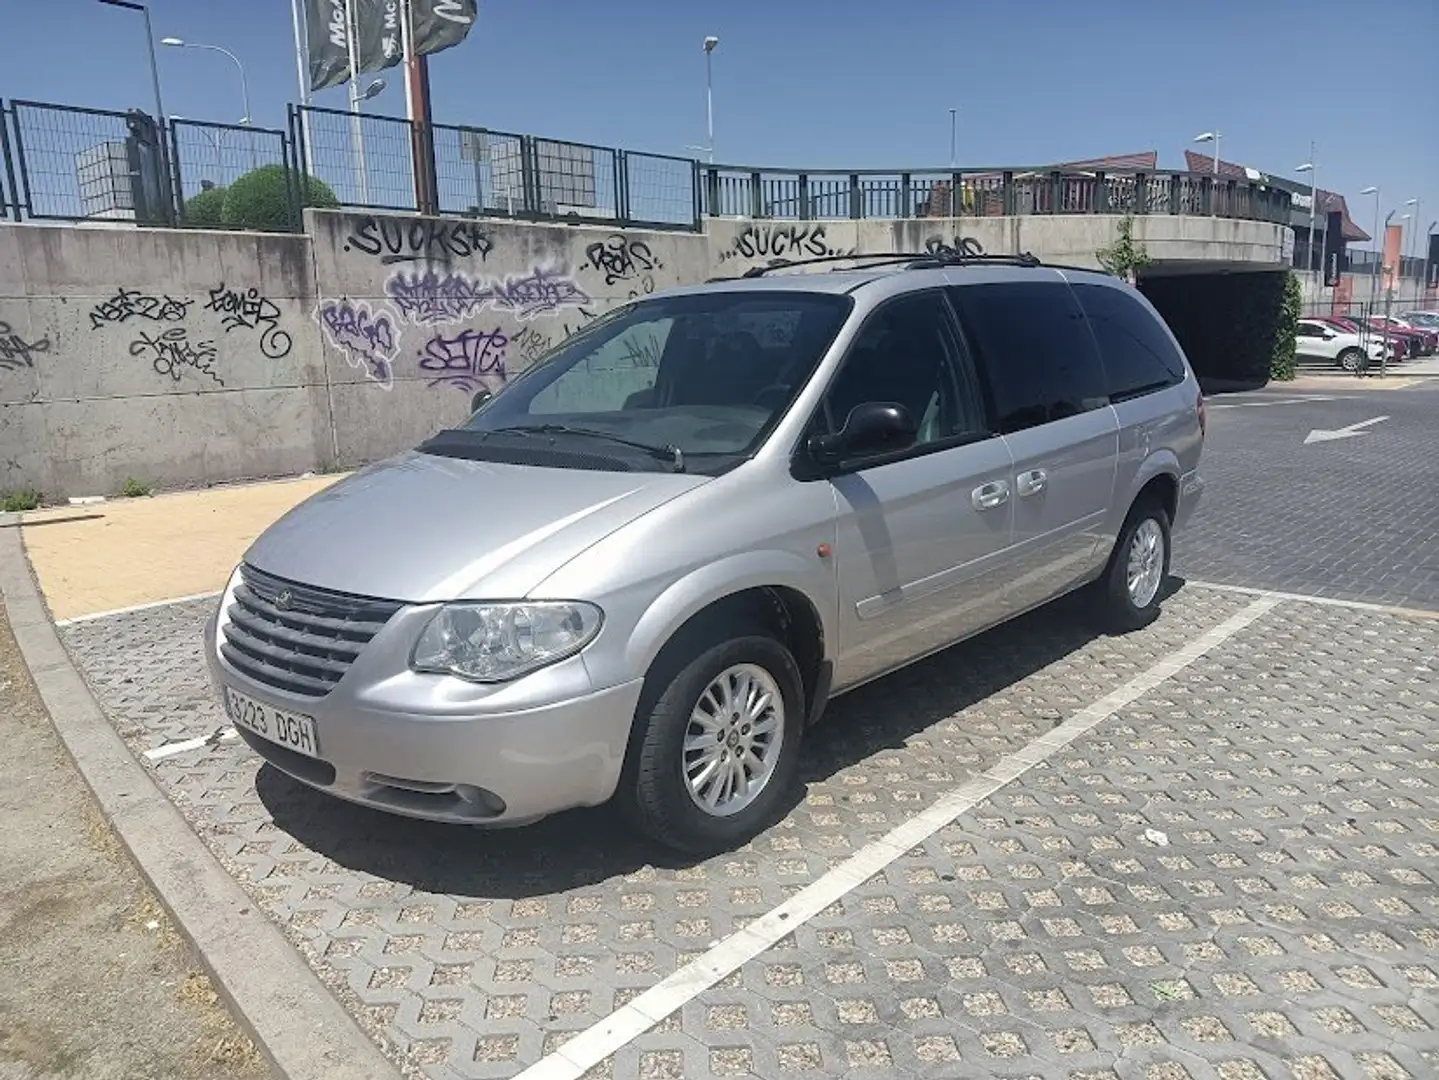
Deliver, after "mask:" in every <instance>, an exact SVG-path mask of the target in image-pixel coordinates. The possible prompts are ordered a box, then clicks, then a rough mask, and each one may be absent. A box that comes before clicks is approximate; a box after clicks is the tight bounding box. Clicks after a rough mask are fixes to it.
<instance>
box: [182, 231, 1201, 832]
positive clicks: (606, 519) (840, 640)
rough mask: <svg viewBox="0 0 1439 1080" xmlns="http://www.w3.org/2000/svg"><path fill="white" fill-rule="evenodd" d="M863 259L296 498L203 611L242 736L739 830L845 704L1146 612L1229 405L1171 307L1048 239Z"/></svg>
mask: <svg viewBox="0 0 1439 1080" xmlns="http://www.w3.org/2000/svg"><path fill="white" fill-rule="evenodd" d="M812 261H815V262H820V261H822V260H812ZM856 262H857V263H858V264H859V265H858V266H857V267H850V268H845V269H843V270H830V269H829V268H828V267H818V268H817V267H811V266H803V265H799V264H793V265H789V266H783V267H778V266H777V267H769V268H763V269H759V270H755V271H750V272H749V273H748V274H746V275H745V276H744V277H742V278H739V279H733V280H716V281H711V282H708V283H706V284H703V285H697V286H694V287H690V288H680V289H674V290H671V291H668V292H664V293H657V294H654V295H652V296H647V297H643V298H641V299H639V300H636V301H633V302H631V303H628V304H626V305H624V306H622V307H619V308H617V309H615V310H614V311H611V312H609V313H608V314H607V315H605V316H604V317H602V318H601V319H599V320H596V321H595V322H594V323H592V324H591V325H590V326H589V327H588V328H587V329H586V330H585V331H584V332H582V333H580V334H577V335H575V336H573V337H571V338H569V339H568V340H566V341H565V342H564V343H563V344H562V345H560V346H559V347H558V348H557V349H555V350H554V351H553V352H551V353H550V354H549V355H548V356H546V357H545V358H544V359H542V360H541V361H540V362H539V363H538V364H536V365H535V366H533V367H531V368H529V369H528V370H526V371H525V372H524V373H523V374H521V375H519V376H517V377H515V378H513V379H512V380H510V382H509V383H508V384H507V385H506V386H505V387H504V388H503V389H502V390H501V391H500V392H499V393H498V394H496V395H494V396H493V397H491V398H488V399H487V400H482V401H478V402H477V408H476V409H475V411H474V413H473V415H471V416H470V417H469V418H468V419H467V420H466V421H464V422H463V423H462V424H460V425H459V426H458V427H456V428H454V429H453V430H446V431H442V432H440V433H439V434H437V435H435V436H434V437H433V438H431V439H429V440H428V441H426V442H424V443H422V444H421V445H420V446H418V447H417V448H416V449H414V450H413V451H410V452H407V453H404V454H401V455H400V456H398V457H395V458H392V459H390V460H387V461H383V462H380V463H378V464H375V465H372V466H369V467H367V468H365V469H363V470H361V471H359V472H357V473H355V474H354V475H353V476H351V477H349V478H347V479H345V480H343V481H341V482H339V483H337V484H335V485H334V486H333V487H331V488H329V489H328V490H326V491H324V492H322V493H320V494H318V495H316V496H314V497H312V498H311V499H309V500H308V501H306V502H304V503H302V504H301V505H299V506H297V507H296V508H295V509H293V510H291V511H290V512H289V513H288V514H286V515H285V516H284V517H283V518H281V519H280V520H279V521H277V522H276V523H275V524H274V525H272V526H271V527H270V528H269V529H268V530H267V531H266V532H265V533H264V534H263V535H262V536H260V538H259V539H258V540H256V541H255V543H254V545H253V546H252V547H251V548H250V549H249V551H248V552H246V554H245V556H244V561H243V562H242V564H241V565H240V566H239V567H238V568H237V569H236V571H235V573H234V575H233V576H232V578H231V579H230V582H229V584H228V585H227V587H226V588H225V591H224V595H223V598H222V600H221V602H220V603H219V605H218V608H217V610H216V612H215V615H214V617H213V618H212V619H211V621H210V623H209V626H208V629H207V638H206V643H205V646H206V655H207V658H208V662H209V665H210V669H211V672H212V675H213V677H214V679H215V682H216V685H217V689H218V691H219V693H220V694H221V696H222V698H223V701H224V705H225V709H226V712H227V714H228V716H229V717H230V719H231V721H232V722H233V723H234V724H235V726H236V728H237V730H238V731H239V733H240V735H241V736H242V737H243V738H244V740H245V742H246V743H247V744H248V745H249V746H250V747H252V748H253V749H254V750H255V751H256V752H257V753H258V754H259V755H260V756H261V757H263V758H264V759H265V760H266V761H268V762H269V763H270V764H271V765H273V766H274V767H276V768H277V769H280V770H282V771H283V772H285V773H288V774H289V775H291V776H293V777H295V778H297V779H299V780H301V781H303V782H304V783H306V784H309V785H312V786H313V787H315V788H319V789H321V790H323V791H327V792H330V793H332V794H334V795H337V796H339V797H341V798H344V799H349V800H352V801H354V802H357V803H362V804H364V805H366V806H371V807H376V808H378V809H381V810H386V811H391V812H394V813H398V814H405V815H409V816H413V817H419V818H426V819H431V820H435V821H445V822H457V823H466V824H472V825H516V824H522V823H525V822H529V821H533V820H535V819H537V818H541V817H544V816H545V815H548V814H553V813H555V812H556V811H560V810H564V809H566V808H569V807H579V806H593V805H597V804H600V803H604V802H606V801H608V800H610V799H611V798H613V799H616V800H617V801H618V802H619V803H620V805H621V806H622V807H623V809H624V811H625V812H626V814H627V816H628V818H629V819H630V820H631V821H633V822H634V823H635V824H636V825H637V826H638V827H639V828H641V829H642V830H644V831H645V832H646V833H648V834H649V835H650V836H652V837H653V838H654V839H656V840H658V841H659V842H661V843H663V844H665V845H668V846H671V847H674V848H677V849H681V850H686V851H692V852H704V851H713V850H717V849H722V848H725V847H728V846H732V845H736V844H739V843H742V842H744V841H745V840H746V839H748V838H749V837H751V836H753V835H754V834H755V833H756V832H758V831H760V830H761V829H763V828H764V827H765V826H766V825H767V824H769V823H770V822H771V821H772V820H773V819H774V817H775V816H776V815H778V814H779V813H780V812H782V810H783V807H784V806H785V805H786V803H785V792H786V789H787V788H788V787H789V786H790V785H792V784H794V783H796V782H797V781H796V773H795V770H796V765H797V763H798V761H799V757H800V754H801V753H802V752H803V747H802V745H801V744H802V739H803V736H804V733H805V730H806V728H808V727H809V726H810V725H811V724H813V723H814V722H815V721H817V720H818V719H819V718H820V716H821V714H822V713H823V712H824V709H825V704H826V702H827V701H828V700H829V699H830V698H831V697H833V696H834V695H835V694H838V693H840V692H842V691H846V690H850V689H852V688H854V687H856V686H858V685H860V684H861V683H864V682H867V681H869V680H871V679H875V678H878V677H880V676H882V675H884V674H885V673H886V672H889V671H893V670H894V669H895V668H898V667H900V666H902V665H905V664H908V663H911V662H913V661H914V660H916V659H918V658H920V657H924V656H927V655H929V654H931V653H934V652H935V651H937V650H940V649H943V648H945V647H947V646H949V645H952V644H954V643H955V642H958V641H961V640H963V639H964V638H967V637H969V636H971V635H973V634H977V633H979V632H981V631H983V630H985V629H986V628H988V627H992V626H994V625H995V624H997V623H1000V622H1003V621H1004V620H1006V619H1011V618H1014V617H1015V616H1017V615H1019V614H1021V613H1023V612H1026V611H1029V610H1031V609H1033V608H1035V607H1038V606H1039V605H1042V604H1044V603H1046V602H1047V601H1050V600H1053V599H1055V598H1056V597H1058V596H1060V595H1062V594H1065V593H1068V592H1070V591H1072V590H1075V589H1078V588H1081V587H1083V588H1088V589H1089V590H1091V592H1092V595H1093V598H1094V604H1093V608H1094V610H1096V611H1097V612H1099V613H1102V615H1103V616H1104V618H1105V620H1106V622H1107V624H1108V625H1109V626H1110V627H1111V628H1113V629H1116V630H1119V631H1124V630H1131V629H1135V628H1138V627H1141V626H1143V625H1145V624H1146V623H1147V622H1148V621H1149V620H1151V619H1152V618H1153V617H1154V616H1155V615H1156V613H1157V610H1158V604H1159V601H1160V599H1161V595H1162V586H1163V583H1164V580H1165V577H1166V573H1167V571H1168V568H1169V559H1170V535H1171V530H1172V529H1174V528H1175V527H1177V526H1179V525H1180V524H1182V523H1183V522H1184V521H1185V519H1186V518H1187V517H1188V516H1189V515H1190V513H1191V512H1192V511H1193V509H1194V507H1195V504H1196V503H1197V501H1198V499H1199V497H1200V493H1201V491H1202V488H1203V485H1202V481H1201V479H1200V474H1199V471H1198V470H1199V459H1200V453H1201V449H1202V446H1203V440H1204V428H1205V408H1204V398H1203V396H1202V394H1201V393H1200V390H1199V386H1198V383H1197V382H1196V380H1195V377H1194V374H1193V372H1192V371H1191V370H1190V367H1189V364H1188V362H1187V360H1186V358H1185V356H1184V353H1183V351H1182V349H1181V348H1180V346H1179V344H1178V342H1177V341H1176V340H1175V338H1174V336H1173V335H1172V334H1171V333H1170V331H1169V329H1168V328H1167V327H1166V325H1165V324H1164V322H1163V320H1162V319H1161V318H1160V317H1159V316H1158V314H1157V313H1156V312H1155V310H1154V309H1153V307H1151V306H1150V304H1149V303H1148V301H1146V300H1145V298H1144V297H1143V296H1142V295H1140V293H1138V292H1137V291H1136V290H1135V289H1133V288H1131V287H1129V286H1128V285H1126V284H1124V283H1123V282H1121V281H1118V280H1116V279H1114V278H1111V277H1107V276H1104V275H1101V274H1096V273H1092V272H1088V271H1083V270H1072V269H1068V268H1062V267H1050V266H1044V265H1041V264H1039V263H1038V262H1037V261H1036V260H1034V259H1033V258H1030V257H1028V256H1019V257H1000V258H984V257H980V258H976V257H961V256H955V257H945V256H934V255H926V256H904V257H896V256H889V257H886V258H883V259H881V258H876V259H875V260H873V261H867V260H865V259H862V258H861V259H857V260H856ZM958 662H963V659H962V657H961V658H959V660H958Z"/></svg>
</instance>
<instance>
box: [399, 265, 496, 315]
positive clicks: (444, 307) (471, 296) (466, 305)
mask: <svg viewBox="0 0 1439 1080" xmlns="http://www.w3.org/2000/svg"><path fill="white" fill-rule="evenodd" d="M385 293H386V294H387V295H388V296H389V297H390V299H391V300H393V301H394V302H395V306H396V307H397V308H398V309H399V311H400V314H401V315H403V316H405V317H406V318H407V319H409V320H410V321H411V322H414V323H419V324H422V325H423V324H426V323H430V324H433V323H443V322H451V321H453V320H456V319H464V318H467V317H469V316H470V315H473V314H475V313H476V312H478V311H479V310H480V309H481V308H482V307H484V306H485V301H486V300H487V299H488V298H489V295H490V294H489V290H488V289H486V288H485V286H483V285H481V284H480V283H478V282H476V281H474V280H473V279H471V278H469V277H467V276H466V275H464V274H459V273H449V274H438V273H436V272H435V271H433V270H427V271H425V272H424V273H419V272H411V273H406V272H405V271H403V270H402V271H399V272H398V273H396V274H394V275H393V276H392V277H391V278H390V280H389V281H387V282H385Z"/></svg>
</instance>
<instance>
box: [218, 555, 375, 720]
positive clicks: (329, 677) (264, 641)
mask: <svg viewBox="0 0 1439 1080" xmlns="http://www.w3.org/2000/svg"><path fill="white" fill-rule="evenodd" d="M403 606H404V605H403V604H400V603H397V602H395V601H393V600H373V599H370V598H369V597H364V596H349V595H347V594H345V593H336V592H329V591H328V590H325V589H316V588H314V587H312V586H309V585H298V584H296V583H294V582H291V581H284V580H282V579H280V578H277V577H272V576H271V575H269V574H266V573H262V572H261V571H259V570H256V569H255V568H254V567H252V566H243V565H242V566H241V567H240V582H239V584H237V585H236V586H235V592H234V600H233V602H232V603H231V604H230V606H229V607H228V608H227V609H226V611H225V615H226V619H227V621H226V623H225V627H224V640H223V641H221V642H220V655H221V656H223V657H224V658H225V659H226V661H228V662H229V664H230V665H231V666H232V667H233V668H235V670H237V671H240V672H242V673H243V674H245V675H248V676H249V677H250V678H252V679H254V680H255V681H256V682H258V683H263V684H265V685H266V686H273V687H275V688H276V689H278V690H286V691H288V692H290V693H292V694H301V695H303V696H305V697H315V698H318V697H324V696H325V695H326V694H328V693H329V692H330V690H331V688H332V687H334V685H335V684H336V683H337V682H339V681H340V679H341V678H342V677H343V676H344V674H345V672H346V671H348V670H349V667H350V665H351V664H352V663H354V661H355V657H357V656H359V655H360V650H361V649H363V648H364V647H365V646H366V645H367V644H369V641H370V639H371V638H372V637H374V636H375V635H376V634H377V633H379V631H380V628H381V627H382V626H384V625H385V623H387V622H388V621H389V620H390V617H391V616H392V615H394V614H395V612H397V611H399V610H400V608H402V607H403Z"/></svg>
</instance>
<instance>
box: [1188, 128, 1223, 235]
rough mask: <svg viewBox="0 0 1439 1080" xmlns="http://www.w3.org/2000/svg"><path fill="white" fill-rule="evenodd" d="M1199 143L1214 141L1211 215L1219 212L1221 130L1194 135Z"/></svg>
mask: <svg viewBox="0 0 1439 1080" xmlns="http://www.w3.org/2000/svg"><path fill="white" fill-rule="evenodd" d="M1194 141H1195V142H1197V143H1205V142H1212V143H1213V144H1214V160H1213V168H1212V169H1211V170H1210V171H1211V174H1212V175H1213V177H1214V179H1213V180H1211V181H1210V184H1211V190H1210V196H1209V213H1210V215H1211V216H1213V215H1217V214H1218V213H1219V130H1218V129H1217V128H1216V129H1215V130H1214V131H1202V132H1200V133H1199V134H1198V135H1196V136H1194Z"/></svg>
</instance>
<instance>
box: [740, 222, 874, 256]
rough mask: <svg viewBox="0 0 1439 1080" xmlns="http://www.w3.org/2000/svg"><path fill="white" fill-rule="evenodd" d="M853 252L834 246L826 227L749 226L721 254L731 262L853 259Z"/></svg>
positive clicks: (820, 225) (849, 249) (821, 225)
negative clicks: (818, 258) (836, 257)
mask: <svg viewBox="0 0 1439 1080" xmlns="http://www.w3.org/2000/svg"><path fill="white" fill-rule="evenodd" d="M853 254H854V249H853V248H848V249H844V248H838V247H834V246H833V245H831V244H830V242H829V238H828V236H827V235H826V234H825V227H824V225H823V224H805V223H797V224H786V225H747V226H745V227H744V229H742V230H741V231H740V232H739V234H738V235H737V236H736V237H735V238H734V242H733V243H732V244H731V245H730V246H729V247H728V248H726V249H725V250H723V251H721V252H720V255H719V257H720V262H728V261H729V260H730V259H766V258H768V259H810V258H815V257H818V256H823V255H853Z"/></svg>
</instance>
